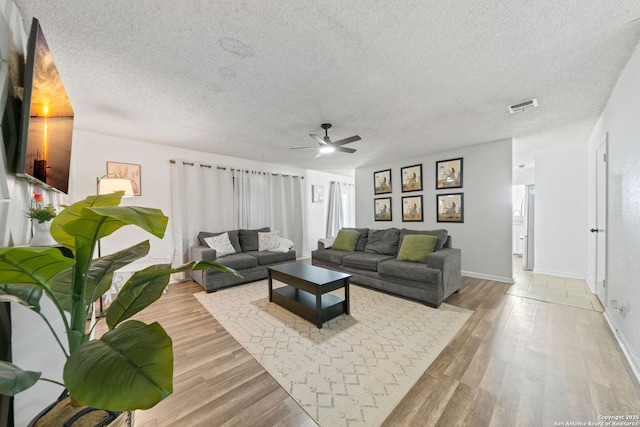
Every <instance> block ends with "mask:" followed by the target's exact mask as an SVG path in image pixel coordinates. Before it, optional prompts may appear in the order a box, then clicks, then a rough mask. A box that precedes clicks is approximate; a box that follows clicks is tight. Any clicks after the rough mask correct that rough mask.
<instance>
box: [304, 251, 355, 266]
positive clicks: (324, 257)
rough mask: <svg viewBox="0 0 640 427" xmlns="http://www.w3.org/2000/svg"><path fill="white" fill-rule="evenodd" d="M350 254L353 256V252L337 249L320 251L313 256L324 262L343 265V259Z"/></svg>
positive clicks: (314, 252)
mask: <svg viewBox="0 0 640 427" xmlns="http://www.w3.org/2000/svg"><path fill="white" fill-rule="evenodd" d="M349 254H353V252H347V251H338V250H336V249H319V250H316V251H313V252H312V253H311V256H312V257H313V258H315V259H319V260H321V261H324V262H330V263H332V264H336V265H342V259H343V258H344V257H345V256H346V255H349Z"/></svg>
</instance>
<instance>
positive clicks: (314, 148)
mask: <svg viewBox="0 0 640 427" xmlns="http://www.w3.org/2000/svg"><path fill="white" fill-rule="evenodd" d="M317 149H318V147H290V148H289V150H317Z"/></svg>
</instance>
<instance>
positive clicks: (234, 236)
mask: <svg viewBox="0 0 640 427" xmlns="http://www.w3.org/2000/svg"><path fill="white" fill-rule="evenodd" d="M222 233H229V241H230V242H231V246H233V249H235V250H236V253H237V252H242V248H241V247H240V239H239V235H238V230H232V231H222V232H220V233H210V232H208V231H201V232H200V233H198V241H199V242H200V245H201V246H209V245H207V242H205V241H204V239H206V238H207V237H215V236H219V235H221V234H222Z"/></svg>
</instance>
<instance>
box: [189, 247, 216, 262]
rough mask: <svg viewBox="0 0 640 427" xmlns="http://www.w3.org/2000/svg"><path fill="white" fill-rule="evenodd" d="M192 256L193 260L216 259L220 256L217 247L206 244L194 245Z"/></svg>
mask: <svg viewBox="0 0 640 427" xmlns="http://www.w3.org/2000/svg"><path fill="white" fill-rule="evenodd" d="M190 258H191V261H215V260H216V259H218V256H217V253H216V250H215V249H211V248H208V247H206V246H192V247H191V252H190Z"/></svg>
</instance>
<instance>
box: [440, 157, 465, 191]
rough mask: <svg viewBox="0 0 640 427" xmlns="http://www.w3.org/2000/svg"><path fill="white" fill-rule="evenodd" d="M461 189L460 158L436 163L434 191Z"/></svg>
mask: <svg viewBox="0 0 640 427" xmlns="http://www.w3.org/2000/svg"><path fill="white" fill-rule="evenodd" d="M443 188H462V157H459V158H457V159H449V160H441V161H438V162H436V190H440V189H443Z"/></svg>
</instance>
